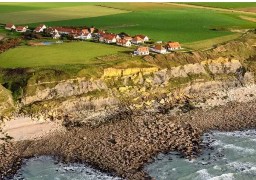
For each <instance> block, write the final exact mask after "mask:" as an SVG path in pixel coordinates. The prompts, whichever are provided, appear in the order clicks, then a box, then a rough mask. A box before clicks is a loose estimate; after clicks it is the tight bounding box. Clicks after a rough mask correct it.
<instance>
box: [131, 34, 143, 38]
mask: <svg viewBox="0 0 256 180" xmlns="http://www.w3.org/2000/svg"><path fill="white" fill-rule="evenodd" d="M134 37H140V38H141V39H144V38H145V37H146V36H145V35H142V34H138V35H135V36H134Z"/></svg>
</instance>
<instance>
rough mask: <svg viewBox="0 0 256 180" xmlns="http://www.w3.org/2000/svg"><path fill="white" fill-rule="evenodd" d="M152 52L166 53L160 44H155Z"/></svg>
mask: <svg viewBox="0 0 256 180" xmlns="http://www.w3.org/2000/svg"><path fill="white" fill-rule="evenodd" d="M151 50H152V51H153V52H156V53H160V54H165V53H166V52H167V51H166V49H165V48H164V47H163V46H162V45H161V44H156V45H155V46H154V47H152V48H151Z"/></svg>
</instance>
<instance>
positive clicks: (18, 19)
mask: <svg viewBox="0 0 256 180" xmlns="http://www.w3.org/2000/svg"><path fill="white" fill-rule="evenodd" d="M127 12H129V11H125V10H119V9H114V8H107V7H101V6H95V5H81V6H71V7H58V8H47V9H38V10H27V11H17V12H8V13H1V15H0V23H9V22H12V23H15V24H29V23H34V22H47V21H59V20H67V19H76V18H83V17H87V18H88V17H97V16H107V15H112V14H119V13H127ZM85 23H86V22H84V24H85Z"/></svg>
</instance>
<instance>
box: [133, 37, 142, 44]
mask: <svg viewBox="0 0 256 180" xmlns="http://www.w3.org/2000/svg"><path fill="white" fill-rule="evenodd" d="M131 42H132V43H133V44H143V43H144V40H143V39H142V38H141V37H139V36H134V37H133V38H132V40H131Z"/></svg>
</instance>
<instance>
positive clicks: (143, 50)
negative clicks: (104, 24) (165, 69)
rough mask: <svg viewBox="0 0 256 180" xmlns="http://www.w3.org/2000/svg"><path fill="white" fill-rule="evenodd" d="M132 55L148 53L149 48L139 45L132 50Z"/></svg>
mask: <svg viewBox="0 0 256 180" xmlns="http://www.w3.org/2000/svg"><path fill="white" fill-rule="evenodd" d="M133 53H134V55H139V56H143V55H149V48H148V47H146V46H139V47H138V48H137V49H136V50H135V51H134V52H133Z"/></svg>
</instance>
